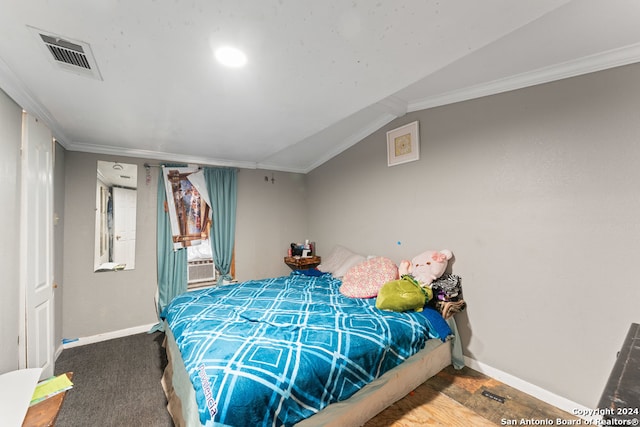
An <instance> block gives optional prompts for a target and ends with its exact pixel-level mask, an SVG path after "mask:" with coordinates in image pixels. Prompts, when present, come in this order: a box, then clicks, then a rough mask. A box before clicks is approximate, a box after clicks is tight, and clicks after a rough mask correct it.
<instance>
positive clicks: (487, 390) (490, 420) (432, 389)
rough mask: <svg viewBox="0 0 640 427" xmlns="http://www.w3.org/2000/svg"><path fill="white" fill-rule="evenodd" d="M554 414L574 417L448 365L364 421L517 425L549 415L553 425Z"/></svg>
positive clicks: (397, 425) (370, 425)
mask: <svg viewBox="0 0 640 427" xmlns="http://www.w3.org/2000/svg"><path fill="white" fill-rule="evenodd" d="M558 418H560V419H562V420H579V418H578V417H575V416H573V415H571V414H568V413H567V412H564V411H561V410H560V409H558V408H556V407H554V406H551V405H549V404H547V403H545V402H542V401H541V400H539V399H536V398H534V397H532V396H529V395H528V394H526V393H523V392H521V391H519V390H516V389H514V388H512V387H509V386H507V385H505V384H503V383H501V382H499V381H496V380H494V379H492V378H490V377H487V376H486V375H484V374H481V373H479V372H477V371H474V370H473V369H470V368H467V367H465V368H463V369H461V370H459V371H457V370H455V369H453V367H451V366H449V367H447V368H445V369H444V370H443V371H442V372H440V373H439V374H437V375H436V376H434V377H433V378H431V379H429V380H428V381H427V382H425V383H424V384H422V385H421V386H420V387H418V388H417V389H416V390H414V391H413V392H411V393H410V394H409V395H407V396H406V397H404V398H403V399H401V400H399V401H398V402H396V403H395V404H393V405H392V406H390V407H389V408H387V409H386V410H384V411H383V412H381V413H380V414H378V415H377V416H376V417H375V418H373V419H371V420H370V421H368V422H367V423H366V424H365V427H383V426H384V427H389V426H392V427H409V426H412V427H413V426H452V427H454V426H460V427H463V426H464V427H468V426H474V427H478V426H480V427H481V426H496V425H520V424H521V420H525V423H526V422H527V421H529V420H553V424H552V425H557V423H556V420H557V419H558ZM569 423H571V421H569V422H568V423H567V424H569ZM523 424H524V423H523ZM531 424H533V425H535V424H534V423H531ZM576 424H579V422H576Z"/></svg>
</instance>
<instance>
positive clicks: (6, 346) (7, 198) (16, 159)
mask: <svg viewBox="0 0 640 427" xmlns="http://www.w3.org/2000/svg"><path fill="white" fill-rule="evenodd" d="M21 134H22V108H20V107H19V106H18V105H17V104H16V103H15V102H13V100H12V99H11V98H9V97H8V96H7V95H6V94H5V93H4V92H3V91H2V90H0V182H2V185H0V200H2V204H3V209H0V224H2V230H3V238H2V239H1V240H0V242H1V243H0V271H2V280H0V313H2V314H1V315H0V319H1V321H0V343H2V346H1V347H2V350H0V373H4V372H7V371H11V370H14V369H18V328H19V309H18V307H19V304H20V299H19V298H20V282H19V281H20V268H19V267H20V257H19V253H20V250H19V242H20V144H21Z"/></svg>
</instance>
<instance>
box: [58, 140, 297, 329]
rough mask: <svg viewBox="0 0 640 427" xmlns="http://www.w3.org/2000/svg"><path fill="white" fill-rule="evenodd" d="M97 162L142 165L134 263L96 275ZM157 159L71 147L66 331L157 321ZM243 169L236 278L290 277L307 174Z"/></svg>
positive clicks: (67, 158)
mask: <svg viewBox="0 0 640 427" xmlns="http://www.w3.org/2000/svg"><path fill="white" fill-rule="evenodd" d="M98 160H106V161H116V160H117V161H119V162H123V163H134V164H137V165H138V207H137V208H138V218H137V236H136V268H135V270H131V271H118V272H106V273H104V272H103V273H94V272H93V251H94V249H93V248H94V246H93V245H94V210H95V183H96V165H97V161H98ZM145 162H148V163H150V164H159V162H158V161H154V160H146V159H136V158H128V157H114V156H107V155H99V154H90V153H79V152H72V151H68V152H66V155H65V170H66V180H65V186H66V188H65V196H66V197H65V228H64V280H63V284H62V286H63V289H62V290H63V314H62V317H63V334H64V337H65V338H83V337H91V336H94V335H99V334H104V333H109V332H114V331H120V330H124V329H128V328H136V327H139V326H143V325H146V324H152V323H155V322H156V314H155V307H154V302H153V298H154V295H155V291H156V286H157V285H156V277H157V273H156V201H157V185H158V181H157V177H158V174H159V172H160V169H159V168H152V169H151V178H150V180H149V182H147V179H146V174H145V168H144V163H145ZM265 176H268V178H269V180H270V179H271V176H272V173H271V172H265V171H260V170H247V169H241V170H239V172H238V213H237V223H236V249H235V254H236V275H237V277H238V279H240V280H248V279H254V278H261V277H273V276H277V275H282V274H287V273H288V267H287V266H286V265H285V264H284V263H283V256H284V255H285V253H286V248H287V245H288V243H289V242H291V241H294V240H296V239H304V236H305V233H306V231H307V229H306V224H307V221H306V218H305V216H304V215H303V214H300V215H297V216H295V215H294V216H292V215H291V212H295V211H296V209H297V208H298V207H300V206H304V201H305V199H304V194H305V187H304V176H303V175H300V174H291V173H274V174H273V176H274V178H275V182H274V183H271V181H265V180H264V177H265Z"/></svg>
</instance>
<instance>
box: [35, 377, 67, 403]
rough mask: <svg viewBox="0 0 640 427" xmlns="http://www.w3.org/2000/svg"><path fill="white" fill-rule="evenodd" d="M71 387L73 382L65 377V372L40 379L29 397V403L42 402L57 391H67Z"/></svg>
mask: <svg viewBox="0 0 640 427" xmlns="http://www.w3.org/2000/svg"><path fill="white" fill-rule="evenodd" d="M72 387H73V383H72V382H71V380H69V378H68V377H67V374H62V375H59V376H57V377H51V378H47V379H46V380H43V381H41V382H40V383H39V384H38V385H37V386H36V390H35V391H34V392H33V396H32V397H31V404H30V405H29V406H33V405H35V404H36V403H39V402H42V401H43V400H45V399H48V398H50V397H51V396H55V395H56V394H58V393H62V392H63V391H67V390H69V389H71V388H72Z"/></svg>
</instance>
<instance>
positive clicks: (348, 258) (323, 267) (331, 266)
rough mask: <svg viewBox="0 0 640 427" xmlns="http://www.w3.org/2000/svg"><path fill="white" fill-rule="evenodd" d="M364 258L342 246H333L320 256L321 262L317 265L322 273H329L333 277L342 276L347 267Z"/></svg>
mask: <svg viewBox="0 0 640 427" xmlns="http://www.w3.org/2000/svg"><path fill="white" fill-rule="evenodd" d="M364 260H365V257H363V256H362V255H358V254H357V253H355V252H352V251H350V250H349V249H347V248H345V247H344V246H340V245H337V246H335V247H334V248H333V249H332V250H331V252H329V255H327V256H326V257H322V263H321V264H320V265H319V266H318V267H317V268H318V270H320V271H322V272H323V273H331V274H332V275H333V277H342V276H344V275H345V274H346V272H347V270H349V268H351V267H353V266H354V265H356V264H358V263H360V262H362V261H364Z"/></svg>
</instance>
